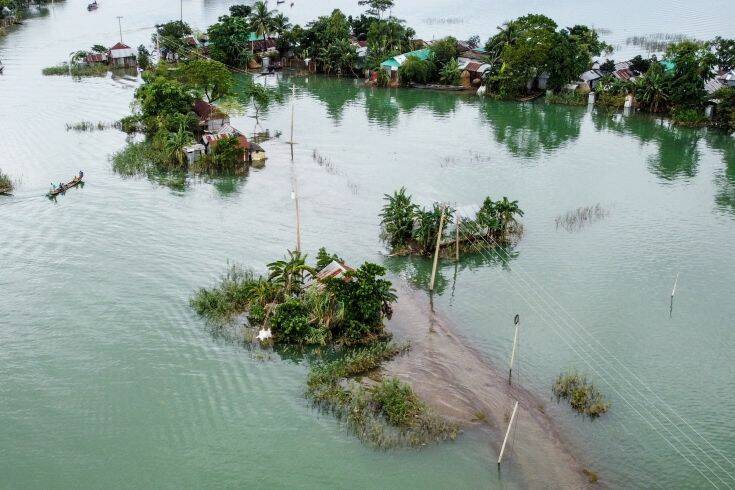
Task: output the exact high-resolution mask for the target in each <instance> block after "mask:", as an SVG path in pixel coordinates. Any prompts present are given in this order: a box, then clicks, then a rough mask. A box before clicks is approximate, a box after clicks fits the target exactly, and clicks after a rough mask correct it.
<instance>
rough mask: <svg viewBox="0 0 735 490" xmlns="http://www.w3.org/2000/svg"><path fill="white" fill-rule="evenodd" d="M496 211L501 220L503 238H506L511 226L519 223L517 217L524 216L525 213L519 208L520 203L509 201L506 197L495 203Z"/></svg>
mask: <svg viewBox="0 0 735 490" xmlns="http://www.w3.org/2000/svg"><path fill="white" fill-rule="evenodd" d="M495 210H496V211H497V213H498V218H499V219H500V229H501V230H502V233H503V236H505V234H506V233H507V231H508V230H509V229H510V226H511V225H515V224H516V223H518V221H517V220H516V215H518V216H523V211H522V210H521V208H520V207H518V201H509V200H508V198H507V197H505V196H503V199H501V200H500V201H498V202H496V203H495Z"/></svg>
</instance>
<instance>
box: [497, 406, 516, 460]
mask: <svg viewBox="0 0 735 490" xmlns="http://www.w3.org/2000/svg"><path fill="white" fill-rule="evenodd" d="M516 411H518V402H516V404H515V406H514V407H513V414H512V415H511V416H510V422H508V430H506V431H505V437H504V438H503V446H502V447H501V448H500V456H498V471H500V461H501V460H502V459H503V453H504V452H505V444H506V443H507V442H508V436H509V435H510V428H511V427H513V421H514V420H515V418H516Z"/></svg>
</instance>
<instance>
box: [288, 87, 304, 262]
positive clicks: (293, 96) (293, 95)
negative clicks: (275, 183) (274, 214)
mask: <svg viewBox="0 0 735 490" xmlns="http://www.w3.org/2000/svg"><path fill="white" fill-rule="evenodd" d="M295 100H296V84H293V83H292V84H291V141H289V142H288V144H289V145H291V166H292V167H293V168H292V171H293V192H292V193H291V198H292V199H293V200H294V204H295V206H296V251H297V252H301V211H300V210H299V191H298V184H297V181H296V168H295V166H294V163H293V145H294V144H295V143H294V140H293V121H294V113H295V110H294V106H295V104H296V102H295Z"/></svg>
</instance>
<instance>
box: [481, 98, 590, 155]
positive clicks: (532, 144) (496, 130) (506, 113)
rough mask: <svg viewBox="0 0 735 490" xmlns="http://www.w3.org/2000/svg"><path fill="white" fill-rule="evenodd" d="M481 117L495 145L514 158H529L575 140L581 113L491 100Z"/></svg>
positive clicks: (553, 107) (565, 109)
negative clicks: (499, 144) (490, 128)
mask: <svg viewBox="0 0 735 490" xmlns="http://www.w3.org/2000/svg"><path fill="white" fill-rule="evenodd" d="M482 114H483V116H484V117H485V118H486V119H487V121H488V123H489V124H490V126H491V127H492V130H493V135H494V136H495V140H496V141H497V142H498V143H502V144H503V145H505V146H506V147H507V148H508V151H510V153H511V154H513V155H515V156H519V157H524V158H532V157H537V156H538V155H539V154H540V153H542V152H549V151H554V150H558V149H559V148H562V147H563V146H564V145H566V144H568V143H570V142H572V141H574V140H576V139H577V138H578V137H579V131H580V126H581V122H582V118H583V117H584V114H585V112H584V109H583V108H580V107H566V106H561V105H552V104H541V103H524V104H518V103H514V102H492V101H491V102H488V103H486V104H485V105H484V108H483V111H482Z"/></svg>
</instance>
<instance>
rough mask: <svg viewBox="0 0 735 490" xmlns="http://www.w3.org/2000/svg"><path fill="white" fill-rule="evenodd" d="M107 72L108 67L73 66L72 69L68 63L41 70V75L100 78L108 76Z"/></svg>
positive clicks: (95, 65) (98, 65) (96, 65)
mask: <svg viewBox="0 0 735 490" xmlns="http://www.w3.org/2000/svg"><path fill="white" fill-rule="evenodd" d="M107 72H108V68H107V65H100V64H94V65H72V66H71V69H70V68H69V64H68V63H62V64H60V65H56V66H49V67H46V68H44V69H43V70H41V73H43V74H44V75H46V76H54V75H58V76H64V75H69V74H71V76H73V77H99V76H103V75H105V74H107Z"/></svg>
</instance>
